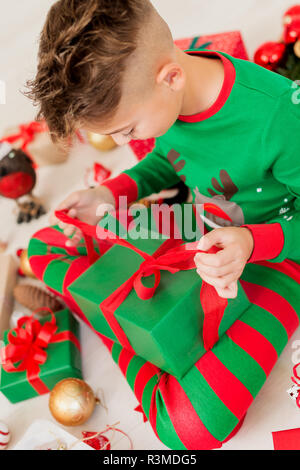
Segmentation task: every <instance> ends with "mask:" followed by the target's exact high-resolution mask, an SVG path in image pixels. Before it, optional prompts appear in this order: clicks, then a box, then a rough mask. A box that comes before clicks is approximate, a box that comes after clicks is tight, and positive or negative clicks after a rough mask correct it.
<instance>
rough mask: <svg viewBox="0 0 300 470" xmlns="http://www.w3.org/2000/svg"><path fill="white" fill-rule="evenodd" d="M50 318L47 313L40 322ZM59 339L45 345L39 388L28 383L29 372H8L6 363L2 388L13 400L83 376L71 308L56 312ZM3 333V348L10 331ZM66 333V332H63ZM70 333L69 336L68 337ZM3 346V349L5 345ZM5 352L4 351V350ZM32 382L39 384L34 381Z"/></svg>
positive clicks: (18, 400)
mask: <svg viewBox="0 0 300 470" xmlns="http://www.w3.org/2000/svg"><path fill="white" fill-rule="evenodd" d="M50 320H51V316H48V315H47V316H46V317H44V318H42V319H41V320H39V322H40V324H41V325H45V323H46V322H49V321H50ZM55 320H56V325H57V330H56V331H55V334H56V335H57V336H56V339H59V341H58V342H53V343H49V344H48V345H47V347H45V349H44V351H45V352H46V355H47V357H46V360H45V362H44V363H43V364H41V365H39V369H40V372H39V374H38V378H37V382H38V384H37V385H38V386H36V388H35V387H34V386H33V385H32V384H31V383H30V382H29V380H28V374H27V371H20V372H7V371H6V370H4V365H3V366H2V370H1V378H0V391H1V392H2V393H3V394H4V395H5V396H6V398H8V400H9V401H10V402H11V403H17V402H20V401H23V400H27V399H29V398H33V397H36V396H38V395H40V394H43V393H48V392H49V391H50V390H51V389H52V388H53V387H54V386H55V384H56V383H57V382H59V381H60V380H62V379H65V378H68V377H76V378H82V373H81V356H80V349H79V347H80V345H79V323H78V322H77V320H76V319H75V318H74V317H73V316H72V314H71V313H70V311H69V310H68V309H65V310H60V311H59V312H56V313H55ZM10 331H11V330H7V331H6V332H5V333H4V338H3V339H4V347H5V346H7V345H8V343H9V332H10ZM64 332H66V333H64ZM65 335H68V336H69V337H70V339H65ZM3 349H4V348H3ZM1 352H3V350H2V351H1ZM33 383H36V382H34V381H33Z"/></svg>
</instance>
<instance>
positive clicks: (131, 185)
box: [101, 173, 138, 209]
mask: <svg viewBox="0 0 300 470" xmlns="http://www.w3.org/2000/svg"><path fill="white" fill-rule="evenodd" d="M101 186H106V187H107V188H108V189H110V191H111V192H112V193H113V196H114V198H115V203H116V209H117V208H118V207H119V197H120V196H127V202H128V203H130V202H134V201H136V200H137V198H138V187H137V184H136V182H135V181H134V180H133V179H132V178H130V176H128V175H127V174H126V173H121V174H120V175H119V176H116V177H115V178H110V179H108V180H106V181H104V183H102V185H101Z"/></svg>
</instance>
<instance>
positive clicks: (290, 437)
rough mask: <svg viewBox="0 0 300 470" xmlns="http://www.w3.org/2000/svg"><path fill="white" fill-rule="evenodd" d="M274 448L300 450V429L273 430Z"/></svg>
mask: <svg viewBox="0 0 300 470" xmlns="http://www.w3.org/2000/svg"><path fill="white" fill-rule="evenodd" d="M272 437H273V445H274V450H300V429H299V428H296V429H286V430H284V431H275V432H272Z"/></svg>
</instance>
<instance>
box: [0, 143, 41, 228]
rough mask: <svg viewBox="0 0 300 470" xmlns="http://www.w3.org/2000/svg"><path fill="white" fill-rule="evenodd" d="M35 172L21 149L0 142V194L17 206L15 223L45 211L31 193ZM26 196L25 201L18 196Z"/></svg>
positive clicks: (38, 215) (36, 217) (30, 161)
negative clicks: (17, 211)
mask: <svg viewBox="0 0 300 470" xmlns="http://www.w3.org/2000/svg"><path fill="white" fill-rule="evenodd" d="M35 183H36V172H35V169H34V166H33V162H32V160H31V158H30V157H29V156H28V155H27V154H26V153H25V152H24V151H23V150H21V149H14V148H13V147H12V146H11V145H10V144H9V143H8V142H3V143H0V196H3V197H5V198H8V199H14V200H15V201H16V203H17V205H18V208H19V214H18V217H17V223H18V224H21V223H22V222H30V221H31V220H32V219H34V218H35V219H38V218H39V217H40V216H41V215H43V214H45V213H46V211H45V209H44V207H43V206H42V204H41V203H40V202H39V201H38V199H37V198H35V197H34V196H33V195H32V190H33V188H34V186H35ZM25 195H26V196H27V199H28V200H26V201H24V202H20V201H19V198H21V197H22V196H25Z"/></svg>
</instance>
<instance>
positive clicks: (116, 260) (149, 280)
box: [56, 205, 250, 377]
mask: <svg viewBox="0 0 300 470" xmlns="http://www.w3.org/2000/svg"><path fill="white" fill-rule="evenodd" d="M210 206H214V207H215V210H220V209H219V208H217V207H216V206H215V205H210ZM152 207H153V206H152ZM141 211H146V214H147V217H146V218H144V217H141V219H143V221H145V220H146V219H147V222H145V224H144V225H143V223H142V221H141V220H140V221H141V223H140V224H139V236H138V237H137V236H136V235H137V233H136V230H135V227H132V225H134V224H132V223H131V224H130V227H131V228H130V227H129V230H126V229H125V227H123V226H122V225H121V224H120V223H118V221H117V220H116V219H115V218H114V217H113V215H112V214H110V215H108V216H106V217H105V218H104V219H102V221H101V222H100V224H99V225H98V226H97V227H95V226H90V225H88V224H85V223H83V222H81V221H79V220H78V219H72V218H70V217H69V216H68V215H67V214H66V213H65V212H63V211H57V212H56V216H57V218H58V219H60V220H62V221H63V222H65V223H70V224H73V225H75V226H77V227H78V228H80V230H81V231H82V233H83V234H84V236H85V240H86V244H87V250H88V254H89V257H90V259H91V261H92V264H91V266H90V267H89V268H88V269H87V270H86V271H85V272H84V273H83V274H81V275H80V276H79V277H78V278H77V279H76V280H75V281H73V282H72V283H71V284H69V286H68V292H69V293H70V295H71V296H72V298H73V299H74V301H75V302H76V304H77V305H78V306H79V307H80V309H81V311H82V312H83V313H84V315H85V317H86V319H87V323H88V324H89V325H91V326H92V328H93V329H94V330H96V331H97V332H99V333H101V334H103V335H104V336H107V337H109V338H111V339H113V340H114V341H117V342H118V343H120V344H121V345H122V346H124V347H125V348H127V349H129V350H131V351H134V352H135V353H136V354H138V355H139V356H141V357H143V358H144V359H146V360H148V361H150V362H152V363H153V364H155V365H156V366H157V367H159V368H161V369H163V370H165V371H167V372H170V373H172V374H173V375H175V376H177V377H182V376H183V375H184V374H185V373H186V372H187V371H188V370H189V369H190V367H191V366H192V365H193V364H194V363H195V362H196V361H197V360H198V359H199V358H200V357H201V356H202V355H203V354H204V353H205V352H206V351H207V350H208V349H210V348H211V347H212V346H213V345H214V344H215V342H216V341H217V340H218V338H219V337H220V336H221V335H222V334H223V333H224V332H225V331H226V330H227V329H228V328H229V327H230V326H231V325H232V324H233V322H234V321H235V320H236V319H237V318H238V317H239V316H240V315H241V314H243V313H244V312H245V310H246V309H247V308H248V307H249V305H250V302H249V300H248V298H247V296H246V294H245V292H244V290H243V288H242V286H241V285H240V283H238V294H237V297H236V298H234V299H225V298H221V297H219V295H218V294H217V291H216V290H215V288H214V287H213V286H211V285H210V284H207V283H206V282H204V281H203V280H202V279H201V277H200V276H199V275H198V274H197V273H196V269H195V264H194V256H195V254H196V253H198V252H200V251H201V250H198V249H197V244H198V241H197V240H196V241H193V242H189V243H184V241H183V240H182V239H180V237H175V235H174V236H173V238H168V237H167V236H166V235H164V233H159V230H158V231H155V230H154V229H152V231H151V229H149V228H148V227H150V225H149V219H152V217H153V213H152V208H150V209H146V208H145V209H141ZM154 219H155V217H154ZM106 224H108V226H109V227H115V229H113V228H112V229H111V230H113V231H114V233H113V232H112V231H109V230H107V229H105V228H104V226H105V225H106ZM153 226H154V224H153V223H152V222H151V227H153ZM119 231H121V232H122V236H120V235H118V233H119ZM100 236H101V237H102V236H103V237H108V238H109V239H110V241H111V242H112V243H113V246H112V248H111V249H110V250H108V251H107V252H106V253H105V254H104V255H103V256H101V257H98V259H97V260H96V261H95V253H93V243H92V239H93V237H94V238H97V237H98V238H100ZM125 237H126V239H125ZM218 250H219V248H217V247H212V248H211V249H210V252H211V253H215V252H217V251H218Z"/></svg>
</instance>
